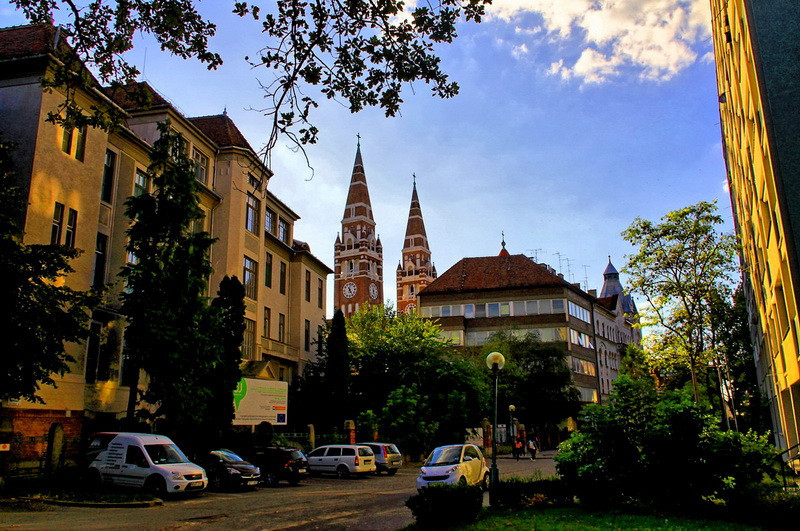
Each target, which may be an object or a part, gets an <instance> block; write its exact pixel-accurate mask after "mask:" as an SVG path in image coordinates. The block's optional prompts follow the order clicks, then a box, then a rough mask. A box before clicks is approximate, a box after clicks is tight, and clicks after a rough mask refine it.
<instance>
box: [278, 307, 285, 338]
mask: <svg viewBox="0 0 800 531" xmlns="http://www.w3.org/2000/svg"><path fill="white" fill-rule="evenodd" d="M278 341H280V342H281V343H286V316H285V315H283V314H282V313H279V314H278Z"/></svg>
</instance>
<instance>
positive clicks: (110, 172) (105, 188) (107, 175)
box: [100, 149, 117, 203]
mask: <svg viewBox="0 0 800 531" xmlns="http://www.w3.org/2000/svg"><path fill="white" fill-rule="evenodd" d="M116 164H117V154H116V153H114V152H113V151H111V150H110V149H107V150H106V161H105V164H103V182H102V184H101V187H100V200H101V201H105V202H106V203H110V202H111V193H112V192H113V189H114V169H115V167H116Z"/></svg>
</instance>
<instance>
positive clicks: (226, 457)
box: [211, 450, 245, 463]
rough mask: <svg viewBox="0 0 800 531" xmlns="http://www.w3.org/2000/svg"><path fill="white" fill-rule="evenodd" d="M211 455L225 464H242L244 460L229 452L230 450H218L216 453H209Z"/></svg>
mask: <svg viewBox="0 0 800 531" xmlns="http://www.w3.org/2000/svg"><path fill="white" fill-rule="evenodd" d="M211 454H212V455H215V456H217V457H219V458H220V459H222V460H223V461H225V462H226V463H244V462H245V461H244V459H242V458H241V457H239V456H238V455H236V454H235V453H233V452H231V451H230V450H218V451H216V452H211Z"/></svg>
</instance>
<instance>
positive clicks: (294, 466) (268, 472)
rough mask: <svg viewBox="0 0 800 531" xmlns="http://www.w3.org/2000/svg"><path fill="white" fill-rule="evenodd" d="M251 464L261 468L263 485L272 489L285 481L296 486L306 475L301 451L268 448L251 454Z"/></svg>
mask: <svg viewBox="0 0 800 531" xmlns="http://www.w3.org/2000/svg"><path fill="white" fill-rule="evenodd" d="M252 459H253V462H254V463H256V464H258V466H259V468H261V477H262V481H263V483H264V485H267V486H269V487H274V486H275V485H277V484H278V482H280V481H282V480H285V481H288V482H289V485H297V484H298V483H299V482H300V480H301V479H302V478H304V477H306V475H307V474H308V460H307V459H306V456H305V454H304V453H303V451H302V450H298V449H297V448H285V447H281V446H269V447H266V448H259V449H258V450H256V451H254V452H253V455H252Z"/></svg>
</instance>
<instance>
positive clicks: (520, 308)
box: [514, 301, 525, 315]
mask: <svg viewBox="0 0 800 531" xmlns="http://www.w3.org/2000/svg"><path fill="white" fill-rule="evenodd" d="M514 315H525V301H515V302H514Z"/></svg>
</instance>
